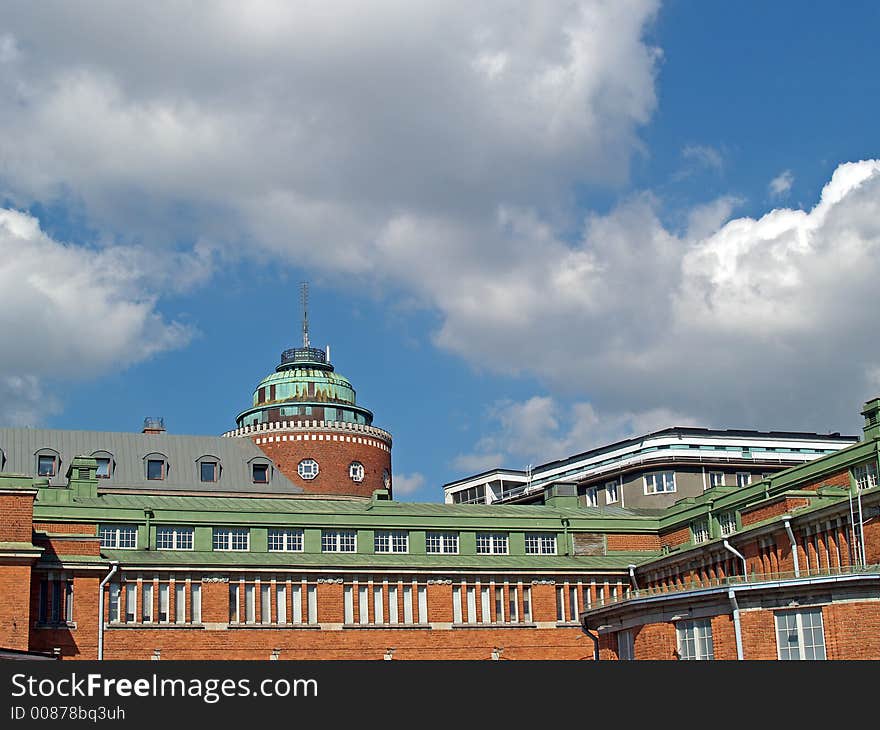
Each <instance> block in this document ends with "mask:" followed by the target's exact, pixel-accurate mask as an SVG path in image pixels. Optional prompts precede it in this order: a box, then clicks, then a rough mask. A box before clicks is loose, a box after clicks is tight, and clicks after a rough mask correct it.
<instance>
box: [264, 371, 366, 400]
mask: <svg viewBox="0 0 880 730" xmlns="http://www.w3.org/2000/svg"><path fill="white" fill-rule="evenodd" d="M273 385H274V386H275V400H274V401H271V402H273V403H276V404H282V403H296V402H310V403H314V402H318V403H343V404H346V405H355V390H354V388H353V387H352V385H351V382H349V380H348V378H346V377H345V376H343V375H340V374H339V373H336V372H333V371H332V370H320V369H318V368H308V367H296V368H290V369H287V370H279V371H277V372H274V373H271V374H270V375H267V376H266V377H265V378H263V379H262V380H261V381H260V384H259V385H258V386H257V387H256V389H255V390H254V406H258V405H265V404H266V403H267V402H268V401H266V400H263V401H260V400H259V393H260V388H265V389H266V398H268V392H269V389H270V387H271V386H273Z"/></svg>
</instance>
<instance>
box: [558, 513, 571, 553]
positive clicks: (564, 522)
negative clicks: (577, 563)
mask: <svg viewBox="0 0 880 730" xmlns="http://www.w3.org/2000/svg"><path fill="white" fill-rule="evenodd" d="M560 521H561V522H562V531H563V538H562V539H563V540H565V554H566V555H571V554H572V553H573V552H574V546H573V545H571V544H569V541H568V526H569V524H571V521H570V520H569V519H568V518H567V517H563V518H562V519H561V520H560Z"/></svg>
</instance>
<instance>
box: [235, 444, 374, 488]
mask: <svg viewBox="0 0 880 730" xmlns="http://www.w3.org/2000/svg"><path fill="white" fill-rule="evenodd" d="M249 437H250V438H251V440H252V441H253V442H254V443H255V444H256V445H257V448H259V449H260V450H261V451H263V453H265V454H266V456H268V457H269V458H270V459H272V461H273V462H274V463H275V467H276V468H277V469H278V470H280V471H281V473H282V474H284V476H286V477H287V478H288V479H290V481H291V482H293V483H294V484H296V485H297V486H300V487H302V488H303V490H304V491H305V492H307V493H309V494H344V495H354V496H359V497H369V496H370V495H371V494H372V493H373V491H374V490H376V489H385V485H384V483H383V482H382V472H383V470H387V471H388V473H389V474H391V446H390V444H388V443H387V442H386V441H384V440H383V439H380V438H377V437H375V436H373V435H370V434H369V433H357V432H352V431H345V432H341V431H332V430H331V431H327V430H320V429H316V430H310V431H302V430H297V431H296V432H290V433H282V432H278V431H274V432H271V433H266V432H264V433H256V434H253V435H250V436H249ZM303 459H314V460H315V461H317V462H318V467H319V472H318V476H316V477H315V478H314V479H303V478H302V477H301V476H300V475H299V474H298V473H297V466H298V465H299V462H300V461H302V460H303ZM353 461H359V462H360V463H361V464H363V465H364V480H363V481H362V482H354V481H352V480H351V478H350V477H349V475H348V467H349V465H350V464H351V462H353Z"/></svg>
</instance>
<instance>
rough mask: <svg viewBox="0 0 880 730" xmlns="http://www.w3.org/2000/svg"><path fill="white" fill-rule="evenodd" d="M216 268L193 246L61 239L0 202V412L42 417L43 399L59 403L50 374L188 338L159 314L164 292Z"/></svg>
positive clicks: (94, 368) (47, 406)
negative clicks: (157, 249) (173, 249)
mask: <svg viewBox="0 0 880 730" xmlns="http://www.w3.org/2000/svg"><path fill="white" fill-rule="evenodd" d="M208 269H209V264H208V263H207V262H206V261H205V260H201V259H199V258H198V257H197V256H194V255H192V254H186V255H179V254H178V255H175V254H172V253H169V254H168V255H167V256H165V257H155V256H152V255H151V254H150V253H149V252H148V251H146V250H144V249H142V248H138V247H108V248H102V249H88V248H85V247H82V246H75V245H70V244H65V243H61V242H59V241H56V240H54V239H52V238H51V237H50V236H48V235H47V234H46V233H45V232H44V231H43V230H42V229H41V228H40V224H39V221H38V220H37V219H36V218H34V217H32V216H30V215H27V214H26V213H22V212H19V211H15V210H9V209H0V330H2V331H3V333H4V342H5V345H4V347H3V348H2V351H0V419H2V420H3V421H4V422H7V423H14V424H20V423H28V424H31V425H33V424H34V423H35V422H37V421H38V420H40V419H39V418H38V417H37V416H36V415H35V412H36V410H37V409H38V407H39V409H40V410H41V411H42V415H43V416H45V415H48V414H49V413H50V412H52V410H53V408H55V409H56V410H57V406H58V404H57V401H55V400H54V399H53V398H52V397H51V396H50V395H49V394H47V393H45V389H44V388H43V387H42V386H41V378H46V377H52V378H58V377H62V378H70V377H74V378H75V377H88V376H91V375H95V374H97V373H100V372H103V371H105V370H107V369H109V368H111V367H117V366H124V365H126V364H130V363H133V362H138V361H140V360H144V359H145V358H148V357H150V356H151V355H153V354H155V353H157V352H160V351H163V350H167V349H170V348H174V347H179V346H181V345H183V344H185V343H186V342H187V341H188V340H189V339H190V337H191V335H192V331H191V330H190V328H189V327H187V326H185V325H182V324H180V323H178V322H174V321H171V322H168V321H166V320H165V319H164V318H163V317H162V315H161V314H159V312H158V311H157V308H156V306H157V299H158V294H159V292H160V291H167V290H168V289H173V288H175V287H183V286H190V285H192V284H193V282H195V281H198V280H200V279H203V278H204V277H205V276H207V271H208ZM157 282H160V283H159V284H158V285H157Z"/></svg>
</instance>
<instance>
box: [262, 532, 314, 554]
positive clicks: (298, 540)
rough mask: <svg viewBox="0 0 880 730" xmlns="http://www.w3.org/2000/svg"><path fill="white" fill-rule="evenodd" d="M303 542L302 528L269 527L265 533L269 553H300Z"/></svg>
mask: <svg viewBox="0 0 880 730" xmlns="http://www.w3.org/2000/svg"><path fill="white" fill-rule="evenodd" d="M279 538H280V540H279ZM304 542H305V541H304V538H303V531H302V530H296V529H293V530H291V529H287V528H270V529H269V531H268V534H267V546H268V547H267V550H268V551H269V552H270V553H275V552H279V553H301V552H302V551H303V549H304ZM273 543H274V545H273Z"/></svg>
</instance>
